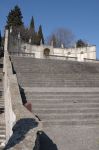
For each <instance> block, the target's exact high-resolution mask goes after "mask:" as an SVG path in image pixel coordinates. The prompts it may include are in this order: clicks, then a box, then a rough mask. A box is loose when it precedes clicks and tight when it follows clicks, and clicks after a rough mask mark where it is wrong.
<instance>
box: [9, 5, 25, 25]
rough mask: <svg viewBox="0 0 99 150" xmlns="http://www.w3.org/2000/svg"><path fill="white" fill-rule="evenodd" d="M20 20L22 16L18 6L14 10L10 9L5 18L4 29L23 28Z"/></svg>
mask: <svg viewBox="0 0 99 150" xmlns="http://www.w3.org/2000/svg"><path fill="white" fill-rule="evenodd" d="M22 19H23V16H22V13H21V10H20V8H19V6H17V5H16V6H15V7H14V9H12V10H11V11H10V12H9V14H8V16H7V24H6V27H8V28H10V27H19V26H23V21H22Z"/></svg>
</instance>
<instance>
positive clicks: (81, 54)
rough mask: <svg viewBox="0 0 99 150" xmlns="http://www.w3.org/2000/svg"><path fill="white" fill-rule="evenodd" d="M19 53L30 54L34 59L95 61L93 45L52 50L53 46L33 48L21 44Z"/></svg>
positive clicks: (32, 46) (29, 45)
mask: <svg viewBox="0 0 99 150" xmlns="http://www.w3.org/2000/svg"><path fill="white" fill-rule="evenodd" d="M21 51H22V52H25V53H31V54H32V56H33V57H35V58H45V57H49V58H58V59H59V58H60V59H70V60H77V61H84V60H87V59H89V60H96V46H95V45H93V46H87V47H82V48H76V47H75V48H54V47H53V46H48V45H40V46H35V45H31V44H27V43H21ZM27 55H28V54H27Z"/></svg>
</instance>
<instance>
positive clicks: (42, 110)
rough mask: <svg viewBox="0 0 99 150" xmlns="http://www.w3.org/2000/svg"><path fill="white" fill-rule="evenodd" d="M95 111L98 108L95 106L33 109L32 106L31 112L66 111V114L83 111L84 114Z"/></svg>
mask: <svg viewBox="0 0 99 150" xmlns="http://www.w3.org/2000/svg"><path fill="white" fill-rule="evenodd" d="M97 112H99V108H98V109H96V108H83V109H81V108H80V109H74V108H72V109H59V108H58V109H55V108H54V109H48V108H47V109H41V108H40V109H35V108H33V113H41V114H44V113H46V114H53V113H58V114H59V113H62V114H63V113H67V114H72V113H78V114H79V113H84V114H86V113H97Z"/></svg>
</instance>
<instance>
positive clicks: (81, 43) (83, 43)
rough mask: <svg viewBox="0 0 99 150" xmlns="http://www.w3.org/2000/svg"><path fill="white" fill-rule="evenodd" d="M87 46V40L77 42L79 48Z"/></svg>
mask: <svg viewBox="0 0 99 150" xmlns="http://www.w3.org/2000/svg"><path fill="white" fill-rule="evenodd" d="M86 46H88V44H87V42H85V41H83V40H81V39H80V40H78V41H77V42H76V47H77V48H80V47H86Z"/></svg>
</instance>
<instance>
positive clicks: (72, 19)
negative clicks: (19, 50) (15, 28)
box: [0, 0, 99, 59]
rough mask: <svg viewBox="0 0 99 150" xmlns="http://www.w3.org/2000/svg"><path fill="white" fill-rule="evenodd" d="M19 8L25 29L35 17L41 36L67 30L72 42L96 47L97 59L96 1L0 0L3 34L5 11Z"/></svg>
mask: <svg viewBox="0 0 99 150" xmlns="http://www.w3.org/2000/svg"><path fill="white" fill-rule="evenodd" d="M15 5H18V6H19V7H20V9H21V11H22V15H23V22H24V24H25V25H26V26H28V25H29V24H30V20H31V17H32V16H33V17H34V20H35V25H36V28H38V26H39V25H40V24H41V25H42V28H43V33H44V37H45V38H46V37H48V36H49V35H50V34H51V33H52V32H53V31H54V30H55V29H57V28H60V27H63V28H67V29H70V30H71V31H72V32H73V33H74V35H75V39H77V40H78V39H83V40H86V41H87V42H88V43H89V44H92V45H96V49H97V58H98V59H99V0H3V1H2V0H1V3H0V30H1V32H2V34H3V32H4V26H5V24H6V16H7V15H8V12H9V11H10V10H11V9H13V8H14V6H15Z"/></svg>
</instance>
